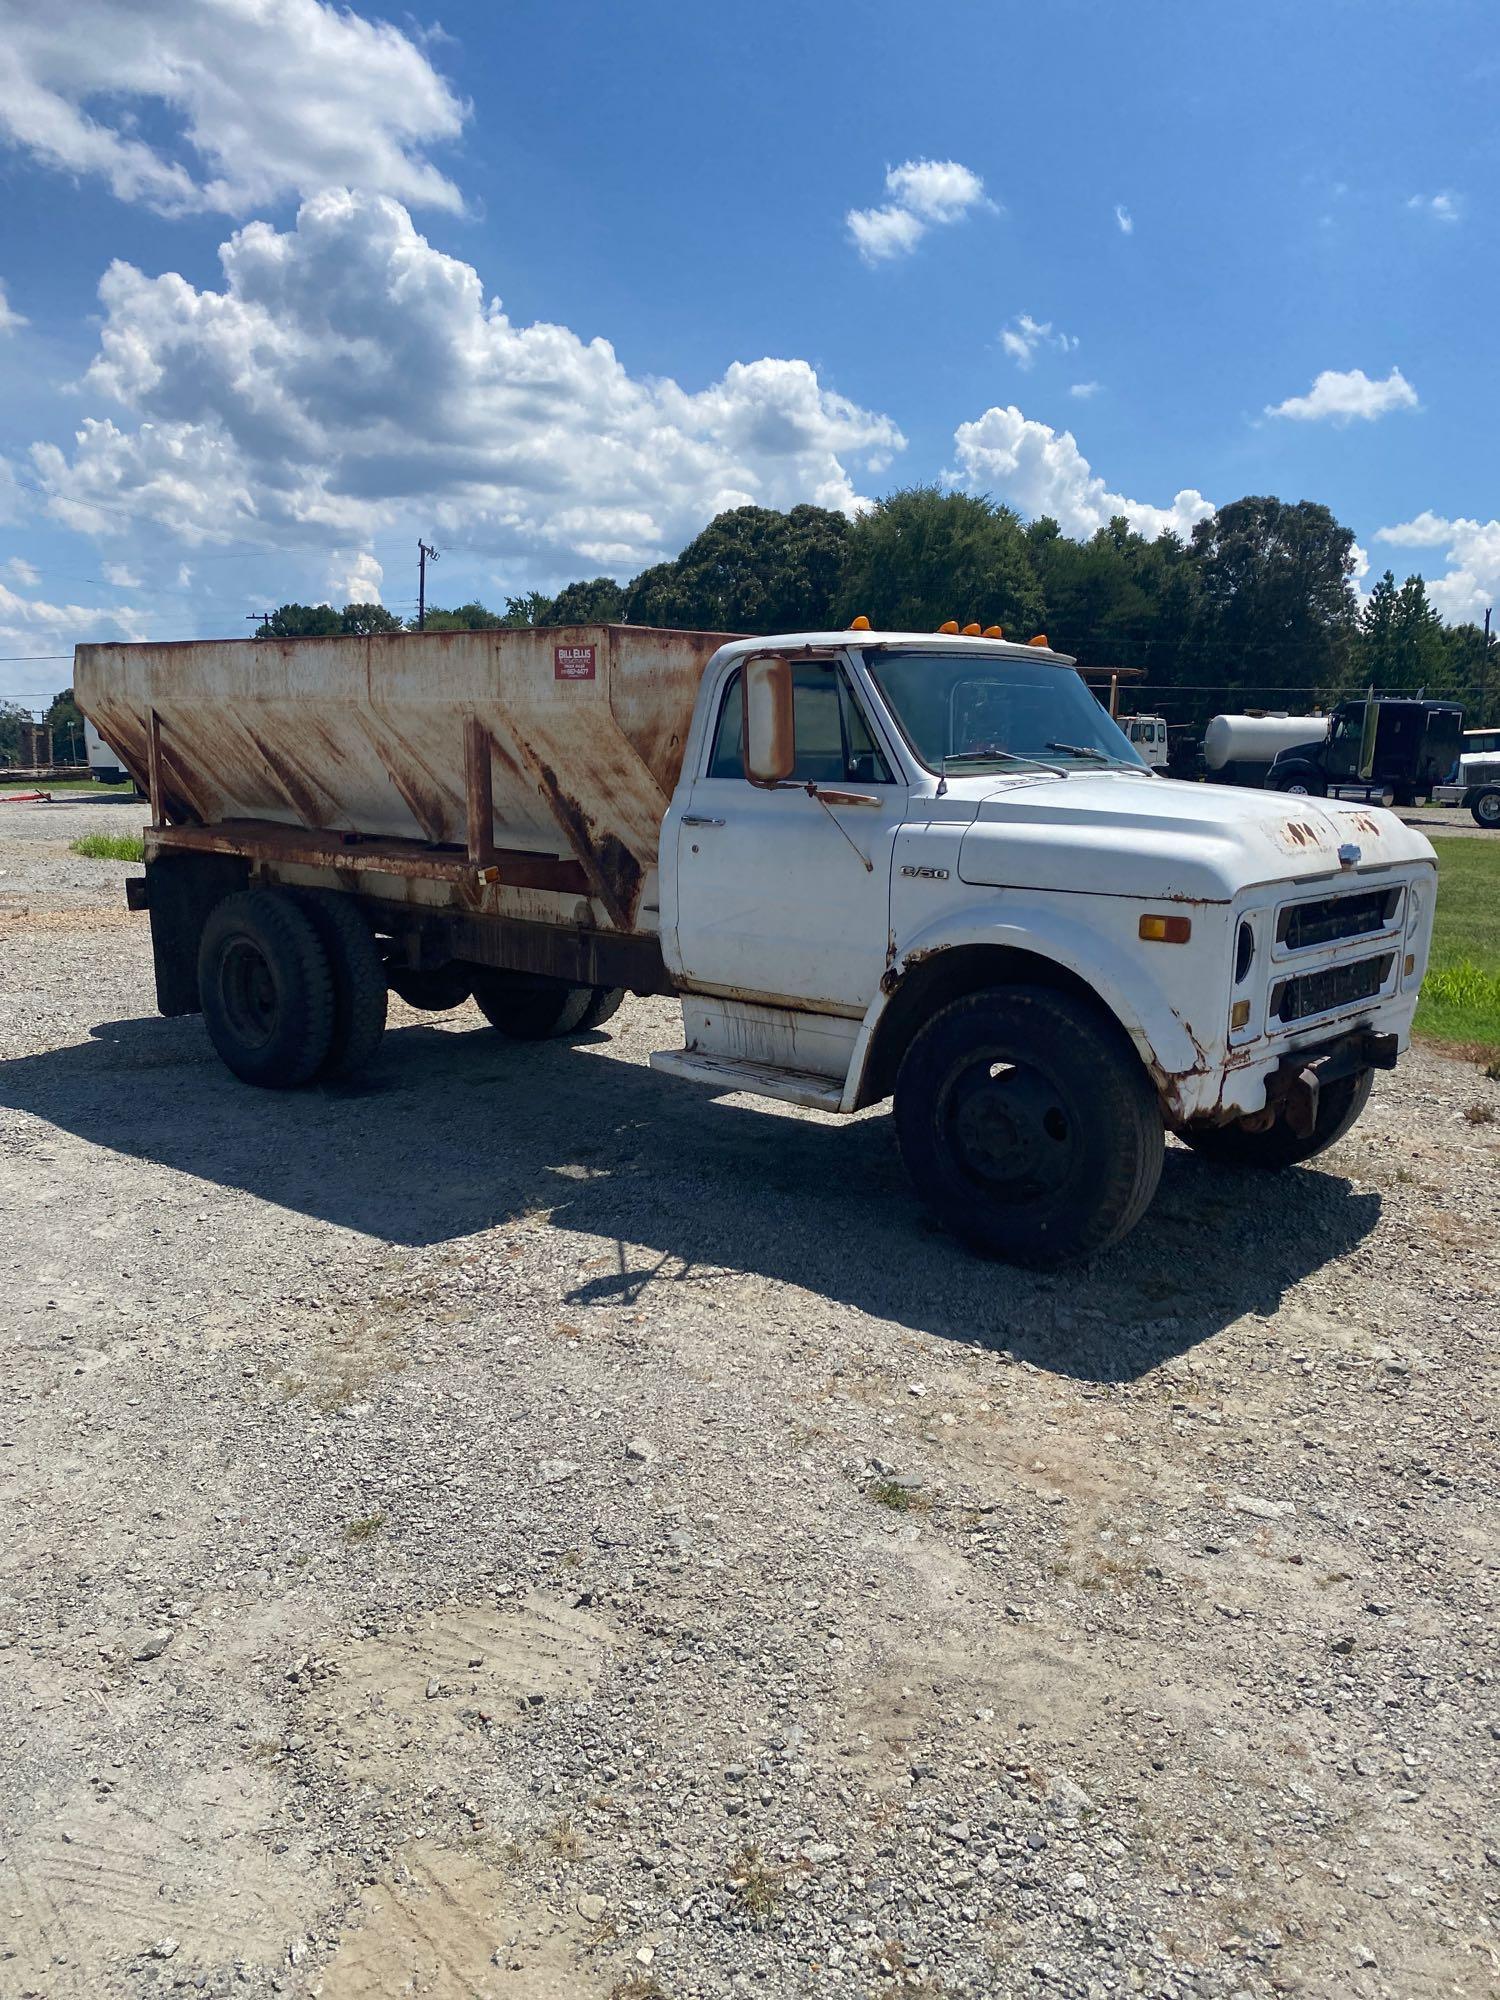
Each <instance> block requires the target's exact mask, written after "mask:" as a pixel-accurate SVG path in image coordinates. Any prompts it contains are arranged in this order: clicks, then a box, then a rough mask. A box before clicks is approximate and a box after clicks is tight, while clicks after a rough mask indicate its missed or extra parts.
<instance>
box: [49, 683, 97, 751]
mask: <svg viewBox="0 0 1500 2000" xmlns="http://www.w3.org/2000/svg"><path fill="white" fill-rule="evenodd" d="M42 720H43V721H44V722H45V723H46V725H47V727H48V728H49V729H50V730H51V731H52V754H53V756H54V757H56V758H58V759H59V761H61V762H63V763H66V762H67V761H68V760H69V759H70V758H71V759H75V760H76V761H78V762H79V763H83V762H85V761H86V760H87V757H88V749H87V746H86V745H85V743H84V740H83V710H82V709H81V708H80V707H79V706H78V704H77V702H76V701H74V699H73V690H72V689H71V688H64V689H63V690H62V692H61V694H55V695H53V697H52V701H51V704H50V706H49V707H48V710H47V713H46V714H45V715H44V716H43V718H42Z"/></svg>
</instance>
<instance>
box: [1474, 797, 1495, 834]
mask: <svg viewBox="0 0 1500 2000" xmlns="http://www.w3.org/2000/svg"><path fill="white" fill-rule="evenodd" d="M1469 811H1470V813H1471V814H1472V815H1473V819H1474V824H1475V825H1476V826H1482V827H1483V828H1484V829H1485V831H1486V832H1487V833H1494V832H1495V831H1496V830H1497V829H1500V787H1497V788H1496V789H1495V790H1494V791H1489V792H1481V793H1480V794H1479V796H1478V798H1476V799H1471V800H1470V801H1469Z"/></svg>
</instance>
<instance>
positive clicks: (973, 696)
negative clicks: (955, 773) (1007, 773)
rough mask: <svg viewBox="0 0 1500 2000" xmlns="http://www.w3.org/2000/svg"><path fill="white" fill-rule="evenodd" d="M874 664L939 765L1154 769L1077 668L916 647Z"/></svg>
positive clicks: (929, 759) (910, 728)
mask: <svg viewBox="0 0 1500 2000" xmlns="http://www.w3.org/2000/svg"><path fill="white" fill-rule="evenodd" d="M865 664H866V666H867V667H868V668H869V670H870V674H871V677H872V679H873V680H874V682H875V685H876V686H877V687H878V688H879V689H880V692H881V694H882V695H883V696H884V697H885V701H886V705H887V706H888V707H889V709H890V711H891V713H892V715H893V716H894V717H895V719H896V721H897V723H898V724H899V726H900V728H901V732H902V734H903V735H904V736H905V738H906V740H907V742H908V743H909V744H910V745H911V747H912V749H913V750H915V751H916V753H917V755H918V756H919V757H920V758H921V759H922V762H923V763H924V764H926V765H927V766H928V767H929V768H930V769H931V770H934V771H942V770H944V769H947V770H975V771H982V770H987V769H988V770H1000V769H1002V768H1003V767H1004V766H1006V765H1009V764H1014V763H1018V762H1019V763H1025V764H1031V765H1043V766H1046V767H1047V768H1049V769H1051V770H1054V771H1068V770H1083V769H1086V768H1088V767H1090V766H1095V765H1100V764H1109V765H1113V766H1115V767H1117V768H1118V767H1121V766H1123V767H1124V768H1126V769H1128V770H1132V771H1144V770H1145V769H1146V768H1147V767H1146V765H1145V764H1144V762H1143V761H1142V759H1141V757H1140V754H1139V753H1138V752H1137V750H1136V749H1135V747H1134V745H1133V744H1132V743H1131V742H1130V741H1129V739H1128V738H1127V737H1126V735H1125V732H1124V731H1123V730H1122V729H1121V728H1120V727H1119V725H1118V724H1117V723H1116V722H1114V721H1113V720H1112V719H1111V718H1110V716H1109V715H1108V714H1107V713H1106V711H1105V710H1104V709H1102V708H1101V707H1100V706H1099V703H1098V702H1097V701H1095V699H1094V697H1093V696H1092V695H1091V694H1090V693H1089V691H1088V689H1087V687H1086V686H1085V685H1084V683H1083V682H1082V680H1080V679H1079V677H1078V675H1077V674H1076V673H1074V671H1073V670H1072V668H1071V667H1053V666H1048V665H1046V664H1045V663H1044V662H1042V661H1041V660H1035V661H1033V660H1017V659H1002V658H991V659H986V658H985V657H984V656H983V655H982V654H972V653H971V654H955V653H924V652H917V651H913V652H889V653H886V652H874V651H871V652H868V653H866V655H865Z"/></svg>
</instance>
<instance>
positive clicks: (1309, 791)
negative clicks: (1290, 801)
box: [1271, 770, 1328, 799]
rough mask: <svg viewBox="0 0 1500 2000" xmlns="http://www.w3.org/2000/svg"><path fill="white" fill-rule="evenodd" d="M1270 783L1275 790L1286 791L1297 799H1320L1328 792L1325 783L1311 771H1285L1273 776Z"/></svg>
mask: <svg viewBox="0 0 1500 2000" xmlns="http://www.w3.org/2000/svg"><path fill="white" fill-rule="evenodd" d="M1271 784H1272V786H1273V788H1274V789H1275V790H1276V791H1278V792H1287V793H1289V794H1290V795H1291V797H1293V798H1298V799H1321V798H1326V796H1327V794H1328V787H1327V785H1325V784H1324V782H1323V780H1322V779H1321V778H1320V777H1318V776H1317V774H1316V773H1315V772H1313V771H1304V770H1298V771H1285V772H1283V773H1282V774H1281V775H1280V776H1278V777H1273V778H1272V780H1271Z"/></svg>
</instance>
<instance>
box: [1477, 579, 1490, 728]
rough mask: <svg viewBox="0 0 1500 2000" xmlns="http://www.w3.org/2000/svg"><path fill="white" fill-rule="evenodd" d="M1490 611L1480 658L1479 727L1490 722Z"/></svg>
mask: <svg viewBox="0 0 1500 2000" xmlns="http://www.w3.org/2000/svg"><path fill="white" fill-rule="evenodd" d="M1493 610H1494V606H1493V605H1491V606H1490V609H1489V610H1488V611H1486V612H1485V614H1484V651H1483V653H1481V654H1480V656H1479V727H1480V728H1481V729H1483V728H1484V726H1485V724H1486V723H1487V722H1488V721H1489V707H1490V612H1491V611H1493Z"/></svg>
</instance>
